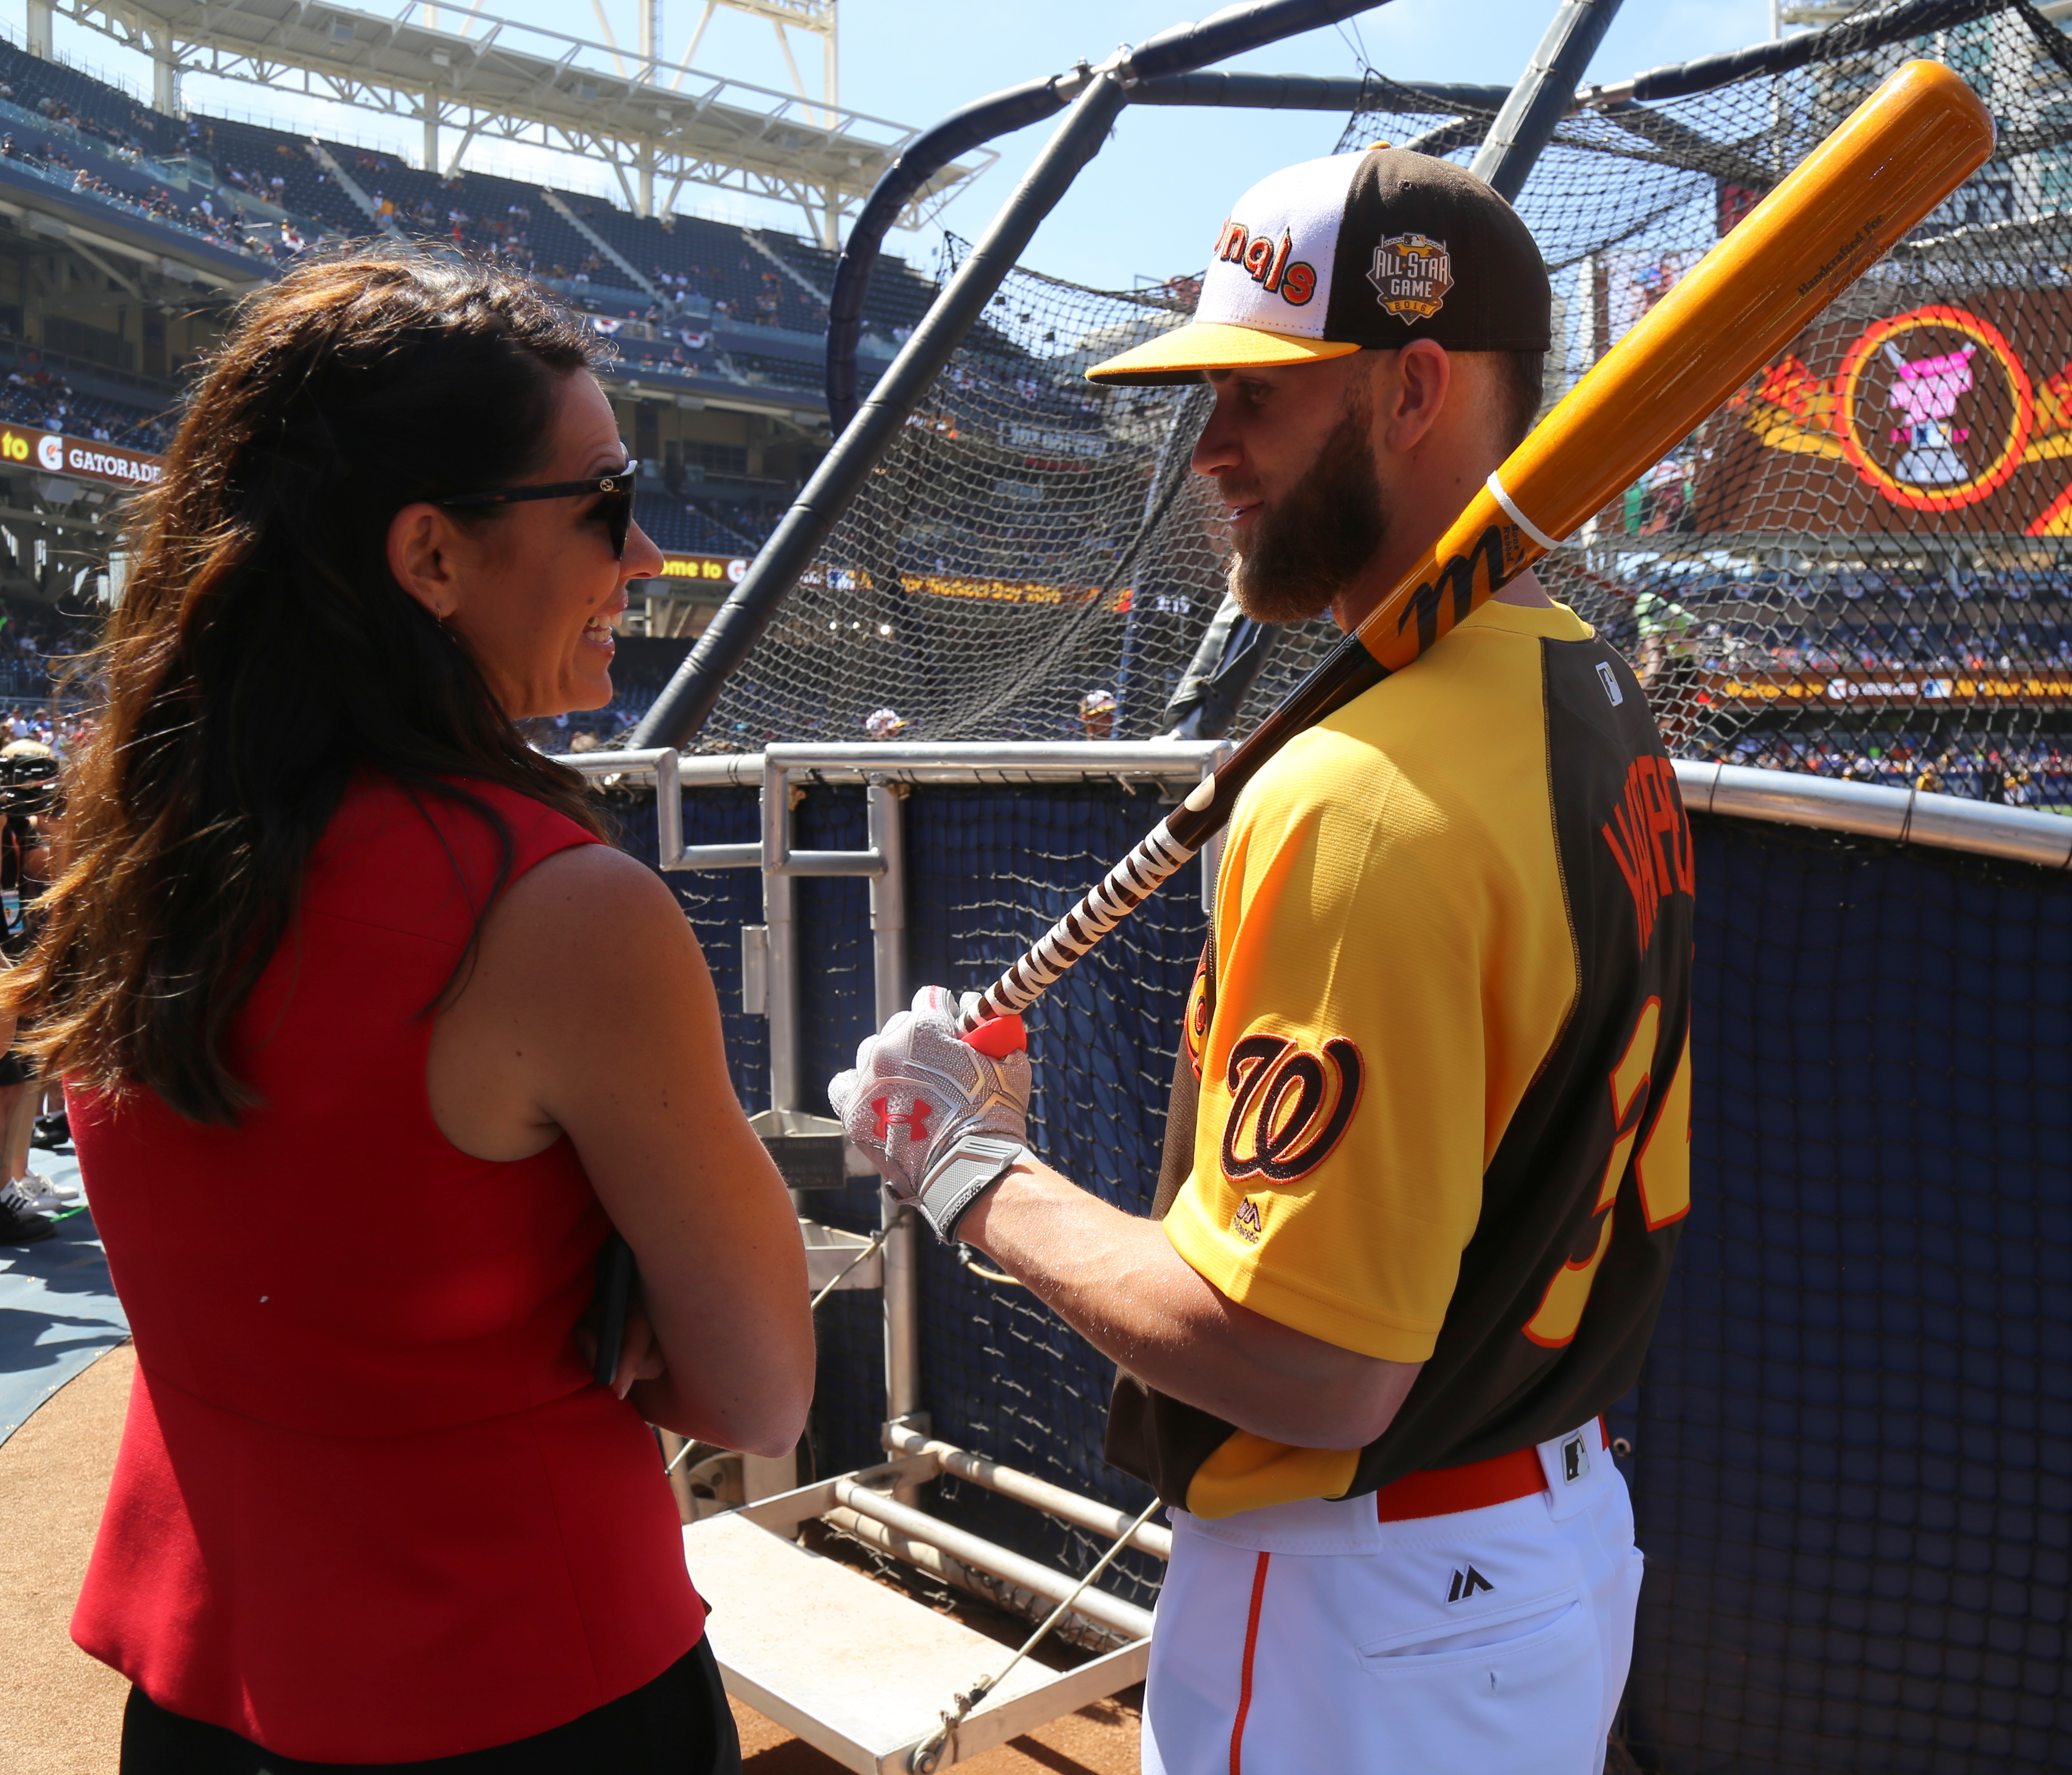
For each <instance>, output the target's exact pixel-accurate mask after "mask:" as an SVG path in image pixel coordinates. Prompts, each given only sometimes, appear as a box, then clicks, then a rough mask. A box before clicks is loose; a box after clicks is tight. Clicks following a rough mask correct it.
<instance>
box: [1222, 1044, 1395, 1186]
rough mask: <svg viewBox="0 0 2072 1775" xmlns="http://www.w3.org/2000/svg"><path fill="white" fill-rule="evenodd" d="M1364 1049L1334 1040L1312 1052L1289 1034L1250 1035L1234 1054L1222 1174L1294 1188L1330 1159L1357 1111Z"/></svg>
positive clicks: (1231, 1061) (1231, 1060) (1232, 1056)
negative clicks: (1297, 1182)
mask: <svg viewBox="0 0 2072 1775" xmlns="http://www.w3.org/2000/svg"><path fill="white" fill-rule="evenodd" d="M1362 1079H1363V1070H1362V1067H1361V1064H1360V1051H1359V1049H1358V1048H1357V1047H1355V1046H1354V1045H1353V1044H1352V1043H1351V1042H1348V1041H1347V1040H1346V1038H1345V1037H1343V1036H1333V1037H1331V1039H1330V1041H1328V1042H1326V1043H1325V1044H1324V1051H1323V1052H1322V1054H1313V1053H1312V1052H1311V1051H1310V1050H1309V1049H1307V1048H1304V1047H1298V1046H1297V1045H1296V1044H1295V1043H1294V1042H1292V1041H1290V1040H1289V1038H1288V1037H1286V1036H1285V1035H1268V1034H1266V1033H1264V1032H1261V1033H1259V1034H1257V1035H1248V1036H1247V1037H1244V1040H1243V1041H1241V1042H1239V1043H1238V1045H1237V1046H1235V1047H1234V1048H1232V1049H1231V1057H1230V1073H1229V1079H1228V1083H1229V1085H1230V1089H1231V1093H1232V1097H1233V1100H1232V1102H1231V1113H1230V1120H1229V1122H1228V1124H1226V1126H1225V1127H1224V1128H1223V1175H1224V1176H1225V1177H1228V1178H1230V1179H1231V1181H1233V1182H1235V1181H1236V1180H1238V1179H1239V1178H1240V1177H1266V1178H1268V1179H1270V1180H1271V1181H1273V1182H1275V1183H1289V1182H1292V1181H1293V1180H1294V1179H1295V1178H1297V1177H1303V1176H1305V1175H1306V1174H1307V1173H1309V1172H1311V1171H1313V1170H1315V1169H1317V1167H1318V1165H1322V1163H1323V1162H1324V1161H1325V1160H1326V1159H1327V1158H1329V1157H1330V1153H1331V1149H1332V1148H1334V1147H1335V1146H1336V1145H1337V1144H1338V1142H1339V1141H1340V1140H1342V1138H1343V1137H1344V1136H1345V1132H1346V1128H1347V1126H1348V1125H1349V1124H1350V1123H1351V1121H1352V1119H1353V1111H1355V1110H1356V1109H1358V1108H1359V1098H1360V1085H1361V1082H1362Z"/></svg>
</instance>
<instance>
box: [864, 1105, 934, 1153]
mask: <svg viewBox="0 0 2072 1775" xmlns="http://www.w3.org/2000/svg"><path fill="white" fill-rule="evenodd" d="M891 1105H892V1099H890V1097H874V1098H872V1099H871V1100H870V1107H871V1108H872V1109H873V1110H874V1111H876V1112H877V1115H878V1134H877V1137H878V1139H879V1140H886V1139H889V1138H890V1136H891V1133H892V1131H893V1129H894V1128H905V1129H906V1138H907V1139H908V1140H911V1141H915V1142H916V1143H919V1142H921V1141H925V1140H927V1138H928V1118H929V1117H930V1116H932V1115H934V1114H935V1109H934V1107H933V1106H932V1105H931V1104H928V1103H923V1102H922V1101H921V1099H919V1098H918V1097H916V1098H915V1099H914V1102H913V1104H912V1106H911V1107H910V1108H908V1109H906V1110H905V1111H901V1110H896V1109H894V1108H893V1107H891Z"/></svg>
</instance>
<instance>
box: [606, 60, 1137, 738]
mask: <svg viewBox="0 0 2072 1775" xmlns="http://www.w3.org/2000/svg"><path fill="white" fill-rule="evenodd" d="M1123 105H1124V91H1123V84H1122V79H1121V76H1120V73H1119V72H1117V70H1116V68H1115V67H1113V66H1112V65H1111V66H1109V67H1107V68H1101V69H1100V70H1098V71H1096V72H1093V73H1091V75H1089V76H1088V78H1087V83H1086V85H1085V87H1084V88H1083V89H1082V90H1081V92H1079V97H1077V98H1075V100H1074V101H1072V106H1071V109H1070V110H1069V111H1068V112H1067V113H1066V116H1065V120H1064V121H1063V123H1061V124H1059V126H1058V128H1057V129H1056V131H1055V133H1054V134H1053V135H1052V136H1051V138H1050V141H1049V142H1047V143H1046V145H1045V146H1044V149H1043V152H1042V154H1040V155H1039V156H1038V158H1037V160H1036V163H1035V164H1034V166H1031V167H1030V169H1029V171H1028V173H1027V175H1026V176H1025V177H1024V178H1023V179H1022V183H1021V184H1020V185H1019V186H1017V187H1016V188H1015V191H1014V193H1013V195H1012V196H1011V197H1009V199H1008V200H1007V202H1006V203H1005V205H1004V206H1002V207H1001V212H1000V213H999V214H998V215H997V216H995V217H994V218H993V225H992V226H991V227H990V228H988V229H987V230H986V233H985V239H984V240H981V241H980V243H979V244H978V245H977V247H976V248H975V249H973V250H972V253H970V255H969V256H968V257H967V258H966V259H965V261H964V263H963V264H962V265H960V266H959V267H958V268H957V273H956V276H955V277H952V279H951V280H950V282H949V286H948V288H947V289H946V290H943V294H941V295H940V296H939V297H938V298H936V300H935V304H934V306H932V307H931V308H930V309H929V310H928V312H927V315H926V316H924V317H923V319H922V322H921V324H920V325H919V327H915V329H914V332H913V335H912V336H911V338H910V339H908V340H907V341H906V345H905V346H904V347H902V350H901V351H900V353H899V355H898V357H896V358H894V360H893V361H892V365H891V368H889V369H888V370H886V372H885V374H884V376H882V378H881V379H880V380H879V381H878V386H877V387H876V388H874V389H872V390H871V392H870V399H869V400H868V401H865V403H864V404H863V405H862V407H861V409H859V410H858V411H857V416H856V418H855V419H854V420H853V421H852V422H851V424H850V425H849V427H848V429H846V430H845V431H844V432H843V433H842V434H841V438H839V439H837V442H836V444H835V447H834V448H833V450H829V451H828V454H827V455H826V456H825V457H824V458H822V459H821V462H820V466H819V467H818V468H817V469H816V470H814V471H813V475H812V479H811V480H809V481H808V482H807V483H806V485H805V487H804V490H803V491H801V492H800V495H799V496H798V498H797V499H796V500H794V501H793V502H792V504H791V509H790V510H789V511H788V512H786V513H785V514H784V516H783V520H782V521H781V522H780V523H779V524H778V526H777V528H776V531H775V533H774V534H773V535H772V536H771V538H770V540H769V541H767V543H765V544H763V547H762V549H760V550H759V552H758V553H757V555H756V557H755V559H754V561H751V562H750V564H749V568H748V571H747V572H746V573H745V574H743V575H742V580H741V583H740V584H739V585H738V586H735V587H734V590H733V591H732V592H731V593H730V594H729V595H728V598H727V600H726V603H724V604H723V605H722V606H720V610H719V614H717V616H715V617H714V618H713V621H712V626H711V627H709V628H708V629H707V630H706V631H705V634H704V635H702V636H701V637H700V638H699V641H698V644H697V647H695V648H694V649H693V651H692V653H691V655H690V657H689V659H686V660H685V662H684V664H682V665H681V666H680V667H679V668H677V671H676V676H674V677H672V679H671V680H669V683H668V687H667V688H665V689H664V691H663V692H662V694H661V695H660V696H659V697H657V698H656V701H655V703H654V705H653V706H652V708H650V709H649V710H648V713H646V714H645V715H644V716H643V717H641V719H640V723H639V726H638V727H636V728H635V729H634V736H633V741H632V744H633V746H635V748H636V749H638V748H642V747H645V746H650V745H652V744H653V743H655V742H654V739H653V736H655V735H656V734H664V733H666V734H671V735H674V736H678V737H680V739H682V740H688V739H689V738H691V737H692V736H693V734H695V733H697V731H698V729H700V728H701V727H703V726H704V725H705V720H706V718H707V717H709V715H710V714H711V713H712V709H713V705H714V704H715V703H716V702H717V701H718V700H719V695H720V692H721V690H722V688H724V687H725V685H726V680H728V678H729V677H730V676H732V674H733V672H734V668H735V667H736V666H737V665H738V664H740V663H741V661H742V659H744V658H746V655H747V654H748V651H749V649H750V648H751V647H754V644H755V643H756V642H757V640H758V639H760V638H761V636H762V634H763V631H764V630H765V629H766V628H767V627H769V626H770V623H771V621H772V620H773V619H774V618H775V616H776V614H777V611H778V609H779V606H780V605H781V604H782V603H783V600H784V598H786V596H787V594H789V593H790V591H791V588H792V586H795V585H796V583H797V582H798V578H799V576H800V573H804V571H805V569H806V567H807V565H808V563H809V562H810V561H812V558H813V556H814V555H815V554H816V553H817V552H818V551H819V549H820V544H822V543H823V542H824V541H825V540H827V536H828V532H829V531H830V530H832V529H833V528H834V526H835V524H836V522H837V520H839V519H840V517H841V515H842V514H843V512H846V511H847V510H848V509H849V506H850V504H851V503H853V501H854V499H855V498H856V495H857V493H858V492H860V491H861V490H862V487H863V484H864V483H865V480H866V479H868V478H869V476H870V471H871V470H872V469H873V468H874V467H875V466H877V464H878V459H879V458H881V457H882V456H883V455H884V454H885V452H886V450H889V449H890V448H891V446H892V443H893V441H894V439H895V438H898V435H899V432H900V429H901V428H902V426H903V425H905V424H906V420H907V417H908V416H909V415H910V414H911V413H912V412H913V410H914V409H915V407H916V406H918V405H919V404H920V401H921V398H922V396H923V395H925V394H926V393H927V391H928V389H929V388H930V387H931V385H932V384H934V382H935V378H936V376H938V375H939V374H940V373H941V371H942V368H943V365H944V364H947V363H948V361H949V360H950V357H951V355H952V353H953V352H954V351H956V348H957V347H958V346H959V345H960V344H961V343H963V341H964V337H965V335H967V334H968V333H969V332H970V331H971V329H972V326H973V325H974V324H976V322H977V320H978V318H979V317H980V315H981V314H983V313H984V312H985V305H986V304H987V302H989V301H991V300H992V298H993V292H994V291H995V290H997V289H999V287H1000V286H1001V283H1002V282H1003V281H1005V279H1006V277H1007V274H1008V273H1009V272H1010V271H1012V270H1013V269H1014V262H1015V261H1016V260H1017V258H1019V257H1021V254H1022V249H1024V248H1026V246H1027V245H1028V244H1029V242H1030V239H1031V238H1032V237H1033V236H1034V234H1035V232H1036V230H1037V228H1038V226H1039V225H1040V224H1042V220H1043V219H1044V217H1046V216H1048V215H1049V214H1050V212H1051V211H1052V210H1053V209H1054V208H1055V207H1057V205H1058V203H1059V199H1062V198H1063V196H1064V195H1065V193H1066V192H1067V191H1069V190H1070V189H1071V184H1072V181H1073V180H1074V179H1075V178H1077V177H1078V176H1079V169H1080V168H1081V167H1082V166H1085V165H1086V163H1087V162H1088V161H1089V160H1091V159H1092V158H1093V157H1094V156H1095V154H1097V153H1099V152H1100V146H1101V144H1102V142H1104V140H1106V138H1107V136H1108V129H1109V127H1110V126H1111V125H1112V124H1113V123H1114V121H1115V119H1116V116H1117V114H1118V113H1120V111H1121V109H1122V107H1123Z"/></svg>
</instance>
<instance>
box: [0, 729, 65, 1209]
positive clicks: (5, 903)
mask: <svg viewBox="0 0 2072 1775" xmlns="http://www.w3.org/2000/svg"><path fill="white" fill-rule="evenodd" d="M61 806H62V802H61V794H60V789H59V787H58V761H57V758H56V756H55V755H54V754H52V753H51V749H50V748H49V747H48V746H45V745H43V744H42V743H41V742H39V741H35V740H15V741H13V742H10V744H8V745H6V746H0V956H4V957H5V958H6V965H7V966H8V967H10V968H11V967H13V966H14V963H15V961H16V960H17V959H19V957H20V956H21V955H22V954H23V951H25V950H27V947H28V946H29V926H30V922H31V918H32V916H33V914H34V910H35V902H36V899H37V897H38V896H39V895H40V894H42V893H43V889H44V887H45V886H46V885H47V884H48V882H49V881H50V878H51V838H52V837H53V836H55V835H56V824H57V822H58V821H59V820H60V818H61V817H62V813H61ZM43 1088H44V1087H43V1080H42V1079H39V1078H38V1077H37V1076H36V1071H35V1066H34V1065H33V1063H32V1062H30V1061H29V1060H28V1059H27V1058H26V1057H24V1056H23V1055H22V1054H19V1053H17V1052H15V1051H14V1050H11V1049H10V1050H9V1051H8V1052H7V1053H6V1054H4V1055H0V1173H4V1176H5V1179H6V1181H4V1182H0V1245H33V1244H35V1243H37V1242H38V1241H39V1240H41V1239H48V1238H49V1237H51V1235H52V1234H53V1233H55V1232H56V1231H57V1228H56V1226H54V1225H53V1224H52V1223H51V1218H50V1217H51V1215H52V1214H62V1213H64V1210H66V1209H68V1208H71V1207H73V1206H76V1204H77V1202H78V1198H77V1196H76V1194H73V1193H72V1192H70V1191H66V1190H60V1189H58V1188H57V1187H56V1185H53V1184H51V1182H50V1181H49V1180H48V1179H47V1178H44V1177H39V1176H38V1175H37V1173H35V1172H33V1171H31V1169H29V1140H30V1136H31V1135H32V1134H33V1133H34V1132H35V1124H36V1116H37V1114H38V1112H39V1111H40V1110H41V1109H42V1107H43Z"/></svg>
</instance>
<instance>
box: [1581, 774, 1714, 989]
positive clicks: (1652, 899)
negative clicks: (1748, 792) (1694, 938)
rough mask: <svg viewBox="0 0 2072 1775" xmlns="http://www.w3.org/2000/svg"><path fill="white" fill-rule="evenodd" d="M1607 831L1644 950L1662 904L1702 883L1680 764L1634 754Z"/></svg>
mask: <svg viewBox="0 0 2072 1775" xmlns="http://www.w3.org/2000/svg"><path fill="white" fill-rule="evenodd" d="M1603 831H1604V836H1605V844H1609V846H1610V847H1611V853H1612V860H1613V861H1614V862H1616V863H1617V864H1618V869H1619V873H1620V874H1621V875H1622V876H1624V877H1626V887H1627V890H1629V891H1630V893H1631V894H1632V895H1633V918H1634V931H1635V934H1636V935H1637V936H1638V939H1639V941H1640V947H1641V949H1642V952H1643V953H1644V952H1645V951H1646V948H1647V946H1648V944H1649V943H1652V942H1653V941H1654V940H1655V915H1656V914H1658V913H1659V912H1660V911H1661V910H1662V902H1663V901H1664V900H1666V899H1667V898H1668V897H1669V896H1670V895H1671V894H1691V893H1692V892H1694V891H1695V890H1696V885H1697V884H1696V872H1695V871H1694V869H1692V861H1691V826H1690V823H1689V822H1688V820H1685V819H1684V817H1683V799H1682V798H1681V797H1680V796H1679V795H1678V794H1677V793H1676V767H1675V766H1674V765H1672V764H1671V762H1669V760H1668V759H1667V758H1657V757H1655V756H1654V755H1652V754H1650V755H1649V756H1647V757H1645V758H1635V759H1634V761H1633V764H1632V766H1631V767H1630V769H1629V770H1627V771H1626V792H1625V794H1624V795H1622V796H1621V797H1620V799H1619V803H1618V806H1617V807H1614V809H1613V810H1612V817H1611V818H1610V819H1609V820H1607V821H1606V822H1605V825H1604V828H1603Z"/></svg>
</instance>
